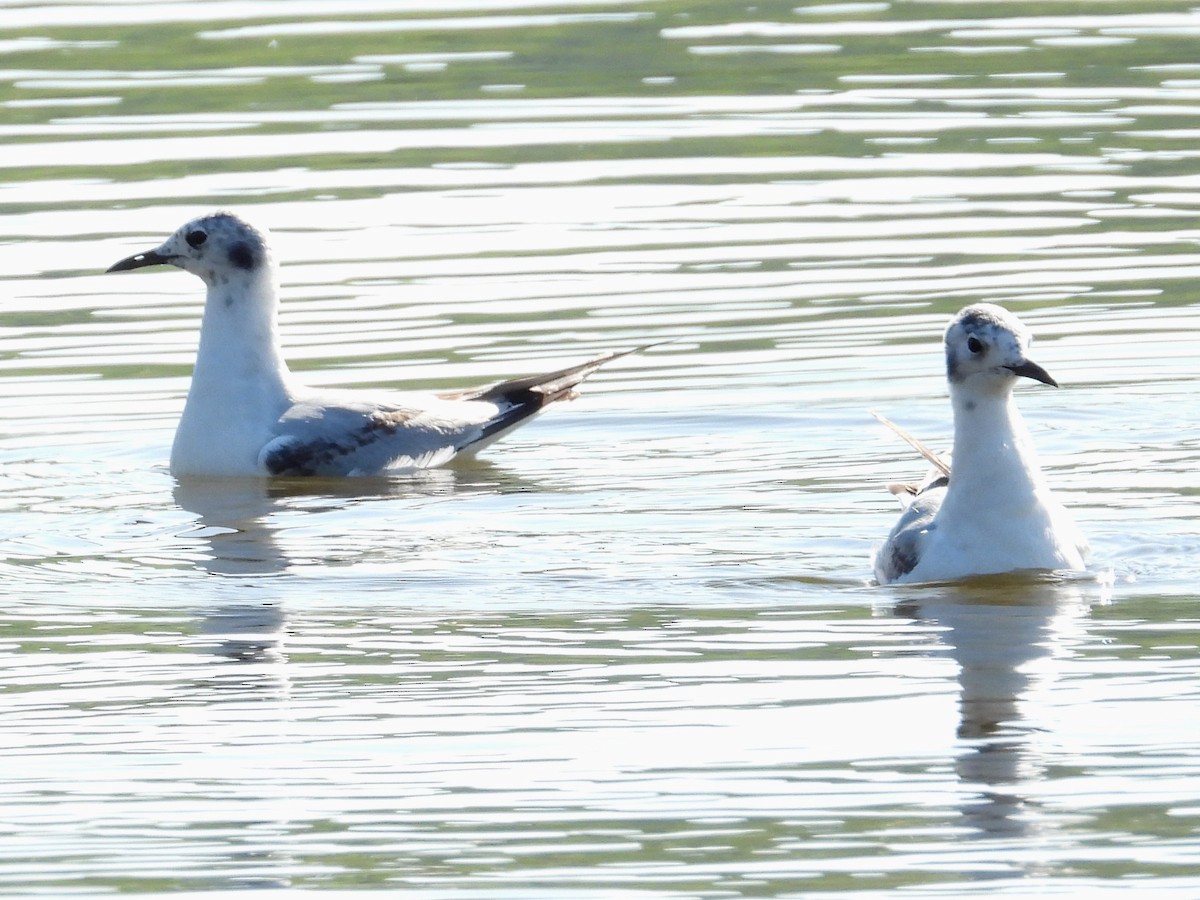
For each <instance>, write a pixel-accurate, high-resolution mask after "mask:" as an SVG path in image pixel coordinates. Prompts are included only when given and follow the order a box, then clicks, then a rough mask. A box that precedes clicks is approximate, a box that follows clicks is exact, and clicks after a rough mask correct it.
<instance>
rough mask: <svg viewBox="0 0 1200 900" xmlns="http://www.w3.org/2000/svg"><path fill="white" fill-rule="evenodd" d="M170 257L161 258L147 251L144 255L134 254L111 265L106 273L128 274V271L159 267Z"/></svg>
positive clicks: (169, 259) (151, 251) (159, 254)
mask: <svg viewBox="0 0 1200 900" xmlns="http://www.w3.org/2000/svg"><path fill="white" fill-rule="evenodd" d="M170 261H171V257H169V256H163V255H162V254H161V253H159V252H158V251H157V250H147V251H146V252H145V253H135V254H134V255H133V256H127V257H125V258H124V259H123V260H121V261H120V262H116V263H113V264H112V265H111V266H109V267H108V269H106V270H105V271H106V272H128V271H129V270H130V269H142V268H145V267H146V266H161V265H163V264H165V263H169V262H170Z"/></svg>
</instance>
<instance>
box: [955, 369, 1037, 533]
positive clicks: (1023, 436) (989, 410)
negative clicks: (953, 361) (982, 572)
mask: <svg viewBox="0 0 1200 900" xmlns="http://www.w3.org/2000/svg"><path fill="white" fill-rule="evenodd" d="M994 387H995V388H996V389H994V390H992V389H988V388H984V389H980V388H979V387H978V386H976V385H969V384H954V383H951V385H950V402H951V406H952V407H953V410H954V456H953V459H952V462H951V466H952V474H951V477H950V484H951V489H950V495H956V499H957V500H959V501H960V502H965V503H969V504H970V505H972V506H976V507H978V505H979V504H981V503H984V504H987V506H986V507H985V508H988V509H990V510H992V511H993V514H996V513H998V511H1000V510H1003V509H1005V508H1008V507H1022V506H1025V505H1026V504H1028V503H1029V502H1030V498H1031V497H1032V495H1033V494H1035V493H1036V492H1037V491H1039V490H1040V489H1041V488H1042V487H1043V481H1042V473H1041V468H1040V466H1039V465H1038V461H1037V454H1036V453H1035V452H1034V450H1033V444H1032V441H1031V440H1030V437H1029V432H1028V430H1027V429H1026V428H1025V423H1024V421H1022V419H1021V414H1020V413H1019V412H1018V411H1017V405H1016V403H1015V401H1014V400H1013V392H1012V385H1011V384H1005V385H997V386H994ZM946 499H947V502H949V501H950V499H951V497H950V496H947V498H946Z"/></svg>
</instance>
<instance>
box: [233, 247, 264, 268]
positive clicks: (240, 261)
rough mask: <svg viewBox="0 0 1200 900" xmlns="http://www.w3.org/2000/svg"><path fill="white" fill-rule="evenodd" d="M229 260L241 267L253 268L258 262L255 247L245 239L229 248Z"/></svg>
mask: <svg viewBox="0 0 1200 900" xmlns="http://www.w3.org/2000/svg"><path fill="white" fill-rule="evenodd" d="M229 261H230V262H231V263H233V264H234V265H235V266H237V267H238V268H239V269H253V268H254V266H255V265H256V264H257V262H258V261H257V260H256V259H255V258H254V248H253V247H251V246H250V245H249V244H247V243H246V242H245V241H238V242H237V243H236V244H234V245H233V246H232V247H230V248H229Z"/></svg>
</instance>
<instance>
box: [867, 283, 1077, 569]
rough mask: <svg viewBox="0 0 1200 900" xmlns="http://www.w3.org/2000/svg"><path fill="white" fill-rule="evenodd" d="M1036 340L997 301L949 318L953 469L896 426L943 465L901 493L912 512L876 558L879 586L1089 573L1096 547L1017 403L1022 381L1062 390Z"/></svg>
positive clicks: (900, 489)
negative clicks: (1032, 351) (1034, 352)
mask: <svg viewBox="0 0 1200 900" xmlns="http://www.w3.org/2000/svg"><path fill="white" fill-rule="evenodd" d="M1031 341H1032V337H1031V335H1030V333H1029V330H1028V329H1027V328H1026V327H1025V326H1024V325H1023V324H1022V323H1021V321H1020V320H1019V319H1018V318H1017V317H1016V316H1014V315H1013V314H1012V313H1010V312H1009V311H1008V310H1006V309H1004V308H1003V307H1000V306H996V305H995V304H991V303H979V304H975V305H973V306H968V307H966V308H965V309H963V310H961V311H960V312H959V313H958V314H957V315H956V316H955V317H954V318H953V319H952V320H951V321H950V325H949V326H948V327H947V328H946V335H945V347H946V378H947V380H948V381H949V383H950V403H951V407H952V408H953V411H954V449H953V452H952V456H951V458H952V460H953V465H952V467H951V465H950V464H948V463H946V462H944V461H942V460H941V459H940V458H938V457H937V456H936V454H933V453H932V452H931V451H929V450H928V449H927V448H924V447H923V446H919V442H917V441H915V439H913V438H911V437H910V436H908V435H907V434H906V433H904V432H903V431H902V430H900V429H896V430H897V431H898V432H899V433H900V434H901V436H902V437H904V438H905V439H906V440H909V441H910V442H911V443H914V444H915V445H918V449H919V450H920V451H921V452H922V455H924V456H926V458H927V459H929V460H930V461H931V462H933V463H934V473H933V475H932V476H931V477H930V478H929V479H927V481H926V482H925V483H924V484H922V485H920V486H900V487H893V489H892V490H893V493H895V494H897V495H898V496H899V497H900V501H901V503H902V504H903V505H904V507H905V509H904V512H903V513H902V514H901V516H900V520H899V521H898V522H897V523H896V526H895V527H894V528H893V529H892V531H891V534H889V535H888V537H887V540H886V541H884V543H883V546H882V547H880V548H879V550H878V551H877V552H876V554H875V561H874V567H875V577H876V579H877V580H878V581H879V583H880V584H888V583H892V582H898V583H906V582H928V581H949V580H953V579H958V578H965V577H968V576H971V575H990V574H998V573H1002V572H1016V571H1021V570H1059V571H1081V570H1082V569H1083V568H1084V558H1085V556H1086V555H1087V551H1088V546H1087V541H1086V540H1084V538H1083V535H1082V534H1081V533H1080V532H1079V529H1078V528H1077V527H1076V526H1075V523H1074V521H1073V520H1072V518H1071V515H1070V513H1068V512H1067V510H1066V509H1064V508H1063V506H1062V504H1060V503H1059V502H1058V501H1057V500H1056V499H1055V498H1054V496H1053V495H1052V494H1051V492H1050V488H1049V487H1048V486H1047V485H1046V481H1045V478H1044V477H1043V475H1042V470H1041V467H1040V466H1039V465H1038V460H1037V454H1036V453H1035V452H1034V449H1033V442H1032V440H1031V438H1030V436H1029V432H1028V430H1027V429H1026V428H1025V423H1024V422H1023V421H1022V419H1021V414H1020V413H1019V412H1018V411H1017V406H1016V402H1015V401H1014V399H1013V387H1014V385H1015V384H1016V381H1017V379H1018V378H1032V379H1033V380H1034V381H1040V382H1042V383H1043V384H1048V385H1052V386H1054V387H1058V382H1056V381H1055V380H1054V379H1053V378H1052V377H1050V373H1048V372H1047V371H1046V370H1045V369H1043V368H1042V367H1041V366H1039V365H1038V364H1037V363H1035V362H1033V360H1031V359H1030V358H1029V356H1028V351H1029V344H1030V342H1031ZM883 421H884V422H885V424H888V425H889V426H891V423H889V422H887V421H886V420H883ZM891 427H893V428H895V426H891Z"/></svg>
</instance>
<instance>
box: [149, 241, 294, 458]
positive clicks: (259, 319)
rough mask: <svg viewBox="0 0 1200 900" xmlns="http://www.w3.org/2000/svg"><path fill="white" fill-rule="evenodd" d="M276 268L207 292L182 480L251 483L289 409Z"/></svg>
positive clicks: (236, 277)
mask: <svg viewBox="0 0 1200 900" xmlns="http://www.w3.org/2000/svg"><path fill="white" fill-rule="evenodd" d="M277 308H278V293H277V289H276V279H275V270H274V267H273V266H271V265H264V266H261V267H260V268H259V269H257V270H255V271H253V272H235V273H233V274H232V275H231V276H230V277H229V278H228V279H225V280H223V281H213V282H211V283H209V284H208V296H207V299H206V301H205V304H204V318H203V321H202V322H201V325H200V347H199V350H198V351H197V353H196V365H195V369H194V370H193V373H192V385H191V388H190V390H189V391H188V398H187V403H186V404H185V406H184V410H183V416H182V417H181V418H180V421H179V428H178V430H177V431H176V433H175V444H174V446H173V448H172V451H171V469H172V471H173V472H175V474H177V475H180V474H183V475H188V474H195V475H246V474H255V473H256V471H257V461H258V453H259V451H260V450H261V449H262V447H263V445H264V444H265V443H266V442H267V441H268V440H269V439H270V437H271V427H272V426H273V425H274V423H275V421H276V420H277V419H278V418H279V416H280V415H281V414H282V413H283V411H284V410H285V409H286V408H287V407H288V405H289V404H290V392H289V389H288V380H289V374H288V369H287V364H286V363H285V362H284V359H283V352H282V350H281V349H280V346H279V335H278V329H277V325H276V312H277Z"/></svg>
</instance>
